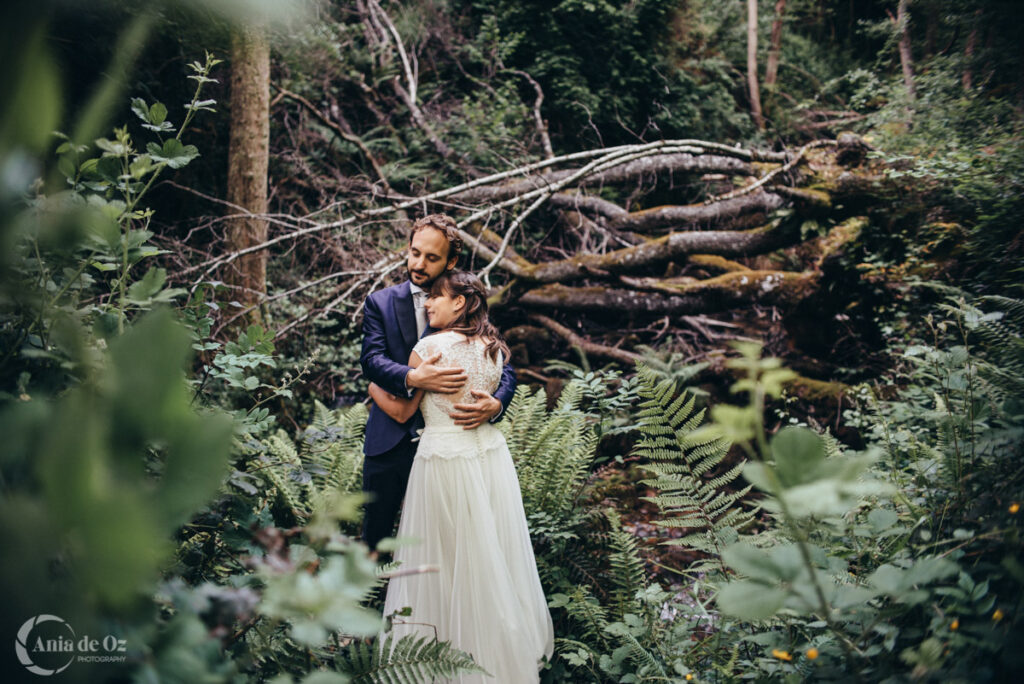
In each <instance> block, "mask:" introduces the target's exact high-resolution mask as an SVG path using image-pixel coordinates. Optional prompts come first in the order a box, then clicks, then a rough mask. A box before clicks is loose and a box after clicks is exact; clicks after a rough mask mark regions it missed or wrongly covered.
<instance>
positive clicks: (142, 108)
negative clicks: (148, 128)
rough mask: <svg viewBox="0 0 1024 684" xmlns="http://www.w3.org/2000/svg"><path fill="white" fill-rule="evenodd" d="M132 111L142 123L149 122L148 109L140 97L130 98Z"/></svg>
mask: <svg viewBox="0 0 1024 684" xmlns="http://www.w3.org/2000/svg"><path fill="white" fill-rule="evenodd" d="M132 111H133V112H135V116H137V117H139V118H140V119H142V120H143V121H144V122H147V123H148V122H149V107H148V106H146V101H145V100H143V99H142V98H141V97H135V98H132Z"/></svg>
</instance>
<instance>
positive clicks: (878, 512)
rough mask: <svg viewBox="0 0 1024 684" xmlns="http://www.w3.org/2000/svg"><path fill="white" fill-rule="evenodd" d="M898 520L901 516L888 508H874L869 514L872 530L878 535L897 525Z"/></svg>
mask: <svg viewBox="0 0 1024 684" xmlns="http://www.w3.org/2000/svg"><path fill="white" fill-rule="evenodd" d="M898 520H899V516H898V515H896V513H895V512H893V511H890V510H889V509H887V508H874V509H872V510H871V512H870V513H868V524H869V525H871V529H872V530H873V531H874V532H875V533H876V534H877V533H879V532H884V531H886V530H887V529H889V528H890V527H892V526H893V525H895V524H896V522H897V521H898Z"/></svg>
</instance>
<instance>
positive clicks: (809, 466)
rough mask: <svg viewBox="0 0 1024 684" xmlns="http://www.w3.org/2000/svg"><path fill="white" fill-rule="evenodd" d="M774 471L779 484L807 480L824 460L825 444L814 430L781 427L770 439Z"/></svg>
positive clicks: (813, 476) (789, 485) (808, 480)
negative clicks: (780, 482)
mask: <svg viewBox="0 0 1024 684" xmlns="http://www.w3.org/2000/svg"><path fill="white" fill-rule="evenodd" d="M771 450H772V454H773V455H774V456H775V468H776V473H777V474H778V476H779V480H781V481H782V486H783V487H793V486H795V485H798V484H803V483H805V482H810V481H812V480H814V479H815V476H816V475H817V474H818V472H817V471H818V466H819V465H820V464H821V462H822V461H824V460H825V445H824V443H823V442H822V441H821V437H819V436H818V435H817V434H816V433H815V432H814V431H812V430H809V429H808V428H802V427H785V428H783V429H782V430H780V431H779V433H778V434H776V435H775V437H773V438H772V441H771Z"/></svg>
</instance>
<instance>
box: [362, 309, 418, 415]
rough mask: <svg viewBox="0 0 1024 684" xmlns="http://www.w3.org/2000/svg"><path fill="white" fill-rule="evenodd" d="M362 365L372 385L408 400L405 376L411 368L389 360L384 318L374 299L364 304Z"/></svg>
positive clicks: (364, 373)
mask: <svg viewBox="0 0 1024 684" xmlns="http://www.w3.org/2000/svg"><path fill="white" fill-rule="evenodd" d="M359 363H360V365H361V366H362V367H363V375H365V376H366V377H367V378H368V379H369V380H370V381H371V382H375V383H377V384H378V385H380V386H381V387H383V388H384V389H386V390H387V391H388V392H391V394H394V395H396V396H399V397H404V396H408V394H409V391H408V388H407V387H406V386H405V376H406V375H408V373H409V370H410V368H409V366H407V365H405V364H403V363H396V362H395V361H393V360H392V359H391V358H390V357H389V356H388V348H387V336H386V334H385V331H384V317H383V316H382V315H381V312H380V305H379V304H378V303H377V302H376V300H375V298H374V297H367V298H366V302H365V303H364V304H363V353H362V355H360V357H359Z"/></svg>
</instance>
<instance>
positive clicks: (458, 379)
mask: <svg viewBox="0 0 1024 684" xmlns="http://www.w3.org/2000/svg"><path fill="white" fill-rule="evenodd" d="M440 359H441V353H440V352H438V353H436V354H433V355H431V356H428V357H427V358H425V359H423V361H422V362H421V363H420V365H418V366H417V367H416V368H413V369H412V370H410V371H409V374H408V375H407V376H405V382H406V384H407V385H408V386H409V387H413V388H416V389H424V390H427V391H428V392H441V393H442V394H451V393H452V392H458V391H459V390H460V389H462V386H463V385H465V384H466V380H468V379H469V376H467V375H466V371H464V370H463V369H461V368H458V367H453V368H445V367H442V366H435V365H434V364H435V363H437V362H438V361H439V360H440Z"/></svg>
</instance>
